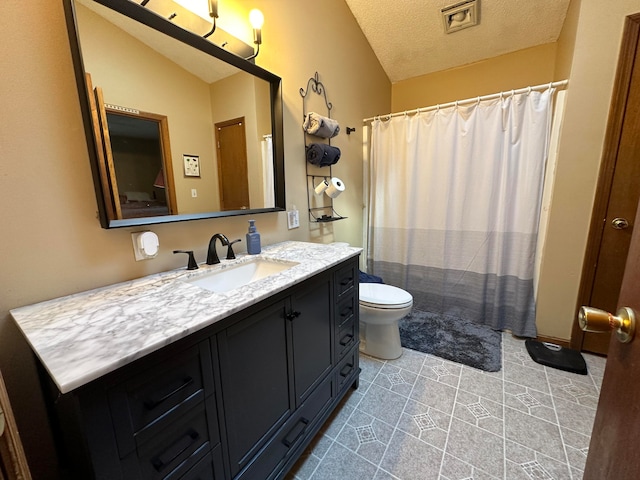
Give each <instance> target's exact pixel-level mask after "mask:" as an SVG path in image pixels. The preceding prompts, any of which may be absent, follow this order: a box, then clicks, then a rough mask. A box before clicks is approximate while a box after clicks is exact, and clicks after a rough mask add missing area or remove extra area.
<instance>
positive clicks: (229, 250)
mask: <svg viewBox="0 0 640 480" xmlns="http://www.w3.org/2000/svg"><path fill="white" fill-rule="evenodd" d="M240 241H242V240H240V239H239V238H238V239H237V240H234V241H233V242H229V246H228V247H227V260H233V259H234V258H236V254H235V253H233V244H234V243H238V242H240Z"/></svg>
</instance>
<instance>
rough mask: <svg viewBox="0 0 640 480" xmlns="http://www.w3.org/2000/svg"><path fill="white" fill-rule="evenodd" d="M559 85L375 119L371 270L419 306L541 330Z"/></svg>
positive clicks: (499, 325)
mask: <svg viewBox="0 0 640 480" xmlns="http://www.w3.org/2000/svg"><path fill="white" fill-rule="evenodd" d="M554 91H555V89H553V88H549V89H547V90H546V91H543V92H539V91H531V92H528V93H523V94H516V95H505V96H503V97H501V98H497V99H493V100H484V101H478V102H476V103H474V104H471V105H464V106H463V105H455V106H452V107H449V108H442V109H435V110H431V111H428V112H421V113H417V114H415V115H404V116H399V117H392V118H390V119H386V120H382V119H379V118H378V119H375V120H374V121H373V122H372V126H371V129H372V131H371V154H370V165H369V169H368V170H369V171H368V176H369V178H368V184H369V185H368V196H369V199H368V200H369V202H368V204H369V212H368V244H367V252H368V253H367V268H368V271H369V273H373V274H375V275H379V276H381V277H382V278H383V279H384V281H385V283H389V284H392V285H397V286H400V287H402V288H404V289H406V290H408V291H409V292H410V293H411V294H412V295H413V297H414V308H415V309H418V310H422V311H426V312H432V313H438V314H442V315H445V316H447V317H453V318H459V319H462V320H467V321H471V322H474V323H479V324H483V325H487V326H490V327H491V328H493V329H495V330H511V331H512V332H513V333H514V334H516V335H520V336H525V337H535V336H536V327H535V302H534V295H533V278H534V259H535V258H534V257H535V251H536V238H537V229H538V220H539V214H540V202H541V198H542V186H543V180H544V169H545V161H546V158H547V150H548V139H549V132H550V124H551V103H552V98H553V93H554Z"/></svg>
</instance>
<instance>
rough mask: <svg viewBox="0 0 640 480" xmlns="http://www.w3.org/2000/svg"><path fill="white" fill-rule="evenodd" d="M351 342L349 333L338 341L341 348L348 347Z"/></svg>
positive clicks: (351, 336)
mask: <svg viewBox="0 0 640 480" xmlns="http://www.w3.org/2000/svg"><path fill="white" fill-rule="evenodd" d="M351 340H353V335H351V334H350V333H347V334H346V335H345V336H344V337H342V339H341V340H340V345H342V346H343V347H344V346H345V345H349V344H350V343H351Z"/></svg>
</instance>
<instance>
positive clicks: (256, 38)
mask: <svg viewBox="0 0 640 480" xmlns="http://www.w3.org/2000/svg"><path fill="white" fill-rule="evenodd" d="M249 23H251V26H252V27H253V43H255V44H256V45H257V46H258V48H257V49H256V51H255V53H254V54H253V55H251V56H250V57H247V58H246V59H245V60H252V59H254V58H256V57H257V56H258V53H260V45H261V44H262V25H263V24H264V15H262V12H261V11H260V10H258V9H257V8H254V9H253V10H251V11H250V12H249Z"/></svg>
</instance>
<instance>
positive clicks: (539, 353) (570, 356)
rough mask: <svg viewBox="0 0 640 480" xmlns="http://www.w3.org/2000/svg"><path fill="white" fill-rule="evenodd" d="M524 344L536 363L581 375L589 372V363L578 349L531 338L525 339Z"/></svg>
mask: <svg viewBox="0 0 640 480" xmlns="http://www.w3.org/2000/svg"><path fill="white" fill-rule="evenodd" d="M524 344H525V346H526V347H527V352H529V355H531V358H532V359H533V361H534V362H536V363H539V364H541V365H545V366H547V367H552V368H557V369H558V370H565V371H567V372H573V373H579V374H580V375H586V374H587V364H586V362H585V361H584V358H583V357H582V354H581V353H580V352H578V351H577V350H571V349H568V348H564V347H561V346H560V345H555V344H553V343H543V342H538V341H537V340H531V339H527V340H525V342H524Z"/></svg>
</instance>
